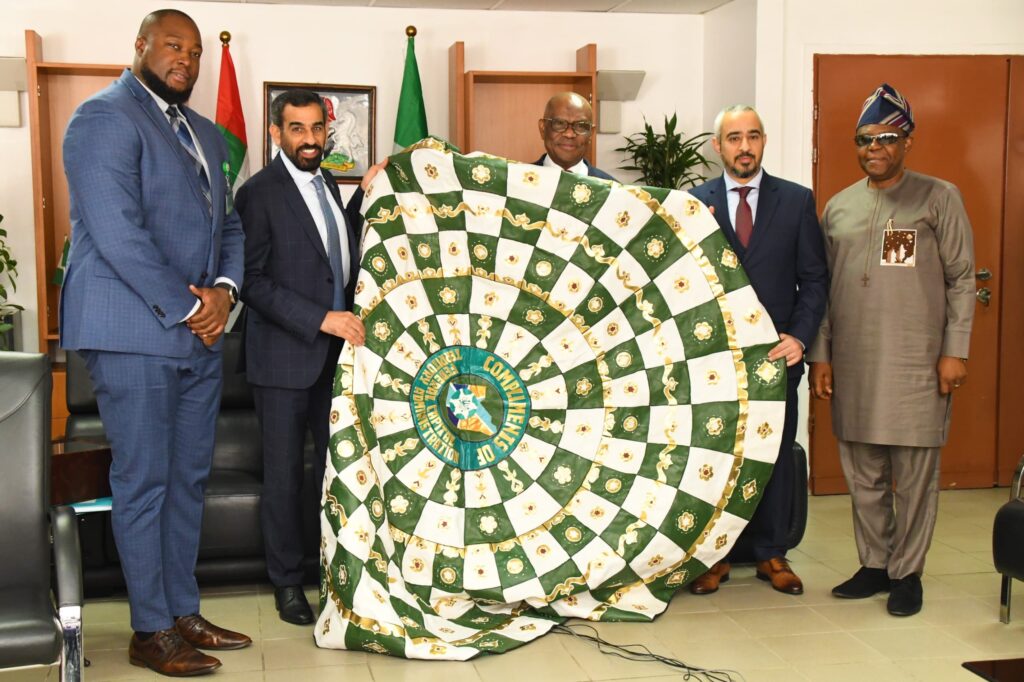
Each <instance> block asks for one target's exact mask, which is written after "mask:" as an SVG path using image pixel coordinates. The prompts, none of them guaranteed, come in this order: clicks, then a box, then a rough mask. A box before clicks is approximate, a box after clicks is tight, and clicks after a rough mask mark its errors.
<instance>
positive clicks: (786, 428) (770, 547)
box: [745, 376, 806, 561]
mask: <svg viewBox="0 0 1024 682" xmlns="http://www.w3.org/2000/svg"><path fill="white" fill-rule="evenodd" d="M799 385H800V377H799V376H797V377H790V380H789V383H788V384H787V386H786V421H785V424H784V425H783V427H782V443H781V444H780V445H779V457H778V459H776V460H775V467H774V469H772V477H771V479H770V480H769V481H768V485H767V486H765V489H764V495H763V496H762V497H761V502H760V503H759V504H758V505H757V510H756V511H755V512H754V516H753V518H751V519H750V524H749V525H748V526H747V529H746V531H745V533H746V534H748V535H749V536H750V540H751V546H752V548H753V550H754V559H755V560H756V561H767V560H768V559H771V558H774V557H784V556H786V550H787V549H788V547H787V545H788V536H789V528H790V523H791V520H792V516H793V496H794V495H795V494H796V491H795V490H793V484H794V479H795V478H796V474H795V472H794V467H795V466H796V463H795V462H794V461H793V441H795V440H796V424H797V387H799ZM804 494H806V492H805V493H804Z"/></svg>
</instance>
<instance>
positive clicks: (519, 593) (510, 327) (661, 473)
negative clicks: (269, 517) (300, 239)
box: [315, 139, 786, 660]
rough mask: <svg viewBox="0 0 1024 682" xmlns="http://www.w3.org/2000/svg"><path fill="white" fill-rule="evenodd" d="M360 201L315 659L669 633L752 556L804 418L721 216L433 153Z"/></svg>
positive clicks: (379, 182)
mask: <svg viewBox="0 0 1024 682" xmlns="http://www.w3.org/2000/svg"><path fill="white" fill-rule="evenodd" d="M363 206H364V207H366V208H365V212H364V216H365V219H366V224H365V237H364V241H363V248H362V254H363V256H362V264H361V269H360V274H359V280H358V283H357V287H356V297H355V310H356V312H357V313H358V314H359V315H360V316H361V317H362V319H363V322H364V324H365V325H366V331H367V334H366V344H365V345H364V346H362V347H359V348H356V347H353V346H352V345H350V344H349V345H346V346H345V348H344V349H343V351H342V354H341V357H340V359H339V368H338V372H337V376H336V380H335V398H334V402H333V405H332V412H331V417H330V419H331V439H330V449H329V452H328V453H327V475H326V477H325V481H324V489H323V498H322V515H321V530H322V540H321V548H322V551H321V564H322V565H321V576H322V582H321V592H320V616H319V619H318V621H317V625H316V631H315V636H316V641H317V644H318V645H319V646H321V647H328V648H339V649H356V650H365V651H375V652H379V653H384V654H390V655H393V656H403V657H408V658H424V659H449V660H465V659H469V658H472V657H474V656H477V655H479V654H481V653H500V652H503V651H508V650H509V649H513V648H515V647H518V646H520V645H522V644H524V643H526V642H529V641H530V640H532V639H534V638H536V637H539V636H540V635H542V634H544V633H546V632H548V631H549V630H550V629H551V628H552V627H553V626H554V625H555V624H557V623H560V622H562V621H563V620H565V619H566V618H586V619H590V620H627V621H649V620H651V619H653V618H654V617H655V616H657V615H658V614H659V613H661V612H662V611H664V609H665V608H666V606H667V605H668V602H669V600H670V599H671V598H672V594H673V593H674V592H675V591H676V590H678V589H679V588H681V587H683V586H684V585H686V584H687V583H688V582H690V581H691V580H693V579H694V578H696V577H698V576H699V575H701V574H702V573H704V572H705V571H706V570H707V567H709V566H711V565H712V564H714V563H715V562H716V561H718V560H719V559H722V558H723V557H724V556H725V555H726V554H727V553H728V552H729V550H730V548H731V547H732V546H733V544H734V543H735V541H736V539H737V537H738V536H739V535H740V532H741V531H742V530H743V528H744V527H745V526H746V524H747V521H748V520H749V519H750V517H751V515H752V514H753V512H754V509H755V507H756V506H757V503H758V501H759V500H760V497H761V493H762V491H763V489H764V486H765V484H766V483H767V481H768V479H769V477H770V475H771V471H772V466H773V464H774V461H775V458H776V456H777V453H778V449H779V442H780V438H781V435H782V428H783V422H784V419H785V394H786V369H785V365H784V364H783V363H782V362H781V361H775V362H772V361H770V360H768V357H767V355H768V351H769V350H770V349H771V348H772V347H773V346H774V345H775V344H776V343H777V342H778V335H777V334H776V332H775V329H774V328H773V327H772V323H771V320H770V318H769V317H768V314H767V313H766V312H765V309H764V308H763V306H762V305H761V303H760V302H759V301H758V299H757V296H756V295H755V294H754V291H753V288H752V287H751V286H750V282H749V280H748V279H747V276H746V274H745V273H744V272H743V269H742V268H741V266H740V263H739V260H738V258H737V256H736V254H735V253H734V252H733V251H732V250H731V248H730V246H729V243H728V241H727V240H726V238H725V236H724V235H723V234H722V233H721V231H720V230H719V229H718V225H717V223H716V222H715V220H714V218H713V217H712V216H711V214H710V213H709V212H708V210H707V209H706V208H705V207H704V205H703V204H701V203H700V202H699V201H697V200H696V199H694V198H692V197H691V196H690V195H689V194H687V193H685V192H682V191H669V190H660V189H653V188H647V187H630V186H624V185H619V184H616V183H608V182H604V181H601V180H597V179H594V178H588V177H580V176H577V175H573V174H570V173H566V172H563V171H561V170H559V169H557V168H546V167H541V166H533V165H529V164H522V163H516V162H512V161H507V160H505V159H499V158H495V157H491V156H487V155H483V154H471V155H468V156H462V155H460V154H457V153H453V152H452V151H451V149H450V148H449V147H447V146H445V145H443V144H442V143H440V142H438V141H436V140H432V139H427V140H424V141H423V142H421V143H420V144H417V145H415V146H414V147H413V148H412V149H411V150H409V151H407V152H405V153H402V154H397V155H394V156H392V157H391V158H390V162H389V163H388V166H387V168H386V169H385V172H382V173H380V174H379V175H378V176H377V178H376V179H375V180H374V182H373V183H372V184H371V185H370V187H369V189H368V191H367V193H366V198H365V199H364V201H363Z"/></svg>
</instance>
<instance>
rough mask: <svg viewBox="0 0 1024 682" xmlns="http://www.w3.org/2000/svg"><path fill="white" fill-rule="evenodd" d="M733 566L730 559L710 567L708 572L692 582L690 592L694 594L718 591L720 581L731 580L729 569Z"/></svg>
mask: <svg viewBox="0 0 1024 682" xmlns="http://www.w3.org/2000/svg"><path fill="white" fill-rule="evenodd" d="M730 568H732V566H731V565H730V564H729V562H728V561H719V562H718V563H716V564H715V565H714V566H712V567H711V568H709V569H708V572H707V573H705V574H704V575H702V576H700V577H699V578H697V579H696V580H694V581H693V582H692V583H690V592H692V593H693V594H711V593H712V592H718V585H719V583H727V582H729V569H730Z"/></svg>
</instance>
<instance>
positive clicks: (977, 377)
mask: <svg viewBox="0 0 1024 682" xmlns="http://www.w3.org/2000/svg"><path fill="white" fill-rule="evenodd" d="M1009 72H1010V58H1008V57H1005V56H954V55H937V56H927V55H926V56H905V55H816V56H815V86H814V98H815V111H816V121H815V145H816V147H815V148H816V159H815V165H814V191H815V196H816V197H817V202H818V210H819V213H820V212H821V211H822V210H823V209H824V208H825V204H826V203H827V202H828V199H829V198H831V197H832V196H833V195H834V194H836V192H838V191H839V190H841V189H843V188H845V187H847V186H849V185H850V184H852V183H854V182H856V181H857V180H859V179H861V178H863V177H864V174H863V171H862V170H861V169H860V166H859V165H858V163H857V156H856V149H855V148H854V145H853V139H852V138H853V135H854V130H855V127H856V122H857V117H858V116H859V114H860V109H861V105H862V104H863V101H864V99H865V98H866V97H867V96H868V95H870V94H871V93H872V92H873V91H874V89H875V88H876V87H878V86H879V85H880V84H881V83H883V82H886V83H889V84H890V85H892V86H893V87H895V88H896V89H897V90H899V91H900V92H901V93H902V94H903V95H904V96H905V97H906V98H907V99H908V100H909V101H910V104H911V106H912V107H913V110H914V118H915V121H916V123H917V127H916V129H915V131H914V137H915V141H914V148H913V150H912V151H911V152H910V153H909V154H908V155H907V167H908V168H910V169H912V170H915V171H919V172H922V173H926V174H928V175H933V176H936V177H940V178H943V179H945V180H949V181H950V182H952V183H954V184H955V185H956V186H957V187H959V188H960V191H961V192H962V193H963V196H964V203H965V205H966V207H967V213H968V216H969V217H970V220H971V225H972V227H973V229H974V245H975V261H976V266H977V268H976V269H977V270H978V271H981V269H982V268H985V269H987V270H988V271H989V272H991V273H992V276H991V278H990V279H988V280H986V281H979V282H978V287H979V288H981V287H987V288H988V289H989V290H990V291H991V302H990V304H989V305H988V306H985V305H982V304H981V303H980V302H979V303H978V304H976V308H975V314H974V327H973V330H972V334H971V352H970V362H969V378H968V381H967V384H966V385H965V386H964V387H963V388H962V389H959V390H958V391H957V394H956V399H955V400H954V402H953V423H952V427H951V430H950V437H949V441H948V443H947V444H946V447H945V448H944V449H943V452H942V474H941V484H942V486H943V487H944V488H953V487H956V488H976V487H987V486H991V485H993V483H995V481H996V468H997V467H996V440H997V411H998V388H999V385H998V365H999V362H998V359H999V350H1000V344H999V310H1000V306H1001V305H1002V296H1001V283H1002V267H1001V264H1002V252H1001V249H1002V234H1003V205H1004V200H1005V196H1004V176H1005V169H1006V141H1007V106H1008V104H1007V87H1008V82H1009ZM810 419H811V438H810V460H811V490H812V491H813V492H814V493H815V494H821V493H836V492H846V484H845V481H844V479H843V475H842V470H841V468H840V465H839V456H838V449H837V446H836V442H835V438H834V436H833V434H832V424H831V415H830V411H829V404H828V403H826V402H824V401H819V400H815V399H814V398H812V399H811V405H810Z"/></svg>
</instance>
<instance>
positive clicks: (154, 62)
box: [132, 9, 203, 104]
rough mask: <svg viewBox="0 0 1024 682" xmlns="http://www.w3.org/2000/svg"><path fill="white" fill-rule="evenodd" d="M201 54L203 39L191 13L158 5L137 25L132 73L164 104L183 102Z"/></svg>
mask: <svg viewBox="0 0 1024 682" xmlns="http://www.w3.org/2000/svg"><path fill="white" fill-rule="evenodd" d="M202 56H203V39H202V37H200V35H199V27H198V26H196V22H194V21H192V17H190V16H189V15H187V14H185V13H184V12H179V11H178V10H176V9H161V10H157V11H156V12H151V13H150V14H147V15H146V18H145V19H143V20H142V23H141V24H140V25H139V33H138V35H137V36H136V37H135V59H134V61H132V73H134V74H135V75H136V76H137V77H138V78H139V79H141V80H142V82H143V83H145V84H146V86H147V87H148V88H149V89H150V90H152V91H153V92H154V93H156V95H157V96H158V97H160V98H161V99H162V100H164V101H165V102H167V103H168V104H184V103H185V102H187V101H188V98H189V96H191V94H192V88H193V87H194V86H195V84H196V79H198V78H199V60H200V58H201V57H202Z"/></svg>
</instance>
